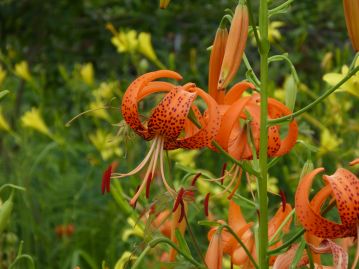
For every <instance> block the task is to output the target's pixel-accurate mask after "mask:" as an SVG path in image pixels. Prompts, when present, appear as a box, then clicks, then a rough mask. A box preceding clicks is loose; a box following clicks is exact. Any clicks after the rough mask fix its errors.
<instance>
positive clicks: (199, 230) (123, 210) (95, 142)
mask: <svg viewBox="0 0 359 269" xmlns="http://www.w3.org/2000/svg"><path fill="white" fill-rule="evenodd" d="M253 2H254V7H255V8H256V4H257V2H258V1H253ZM282 2H283V1H270V6H272V7H274V6H277V5H278V4H280V3H282ZM235 4H236V1H234V0H233V1H229V0H221V1H204V0H198V1H189V0H181V1H179V0H173V1H172V2H171V4H170V6H169V8H168V9H166V10H160V9H159V8H158V1H144V0H119V1H110V0H81V1H69V0H58V1H40V0H17V1H15V0H0V91H2V90H7V91H9V93H8V94H7V95H6V96H3V97H2V98H1V100H0V167H1V169H0V186H1V185H3V184H8V183H11V184H16V185H18V186H21V187H23V188H25V189H26V190H25V191H22V190H16V191H15V193H14V209H13V211H12V214H11V217H10V219H9V223H7V225H6V228H5V230H4V231H3V232H2V233H1V231H0V268H8V266H9V265H10V264H11V263H13V262H14V259H15V257H16V253H17V251H18V248H19V246H20V241H21V240H23V242H24V244H23V249H22V252H23V253H26V254H29V255H30V256H31V257H32V258H33V260H34V262H35V265H36V268H74V267H75V266H77V265H78V266H80V267H81V268H101V264H102V261H104V260H105V261H106V264H107V265H108V266H109V267H110V268H113V267H114V266H115V264H116V262H117V261H118V260H119V259H120V257H121V256H122V254H123V253H124V252H125V251H130V252H131V251H133V253H134V255H138V254H139V252H140V249H141V248H142V247H143V245H142V243H141V242H142V241H143V239H142V237H143V236H145V237H146V238H147V239H148V237H151V236H153V234H152V233H153V231H152V232H150V231H148V229H147V228H146V227H143V228H141V225H140V224H138V226H137V228H138V230H137V231H136V232H133V230H132V225H133V223H135V222H136V221H137V219H138V213H135V212H134V211H133V210H132V209H131V208H130V207H129V206H128V205H127V202H126V197H127V196H131V195H132V194H133V192H134V190H135V188H136V186H137V185H138V183H139V182H140V178H139V177H138V176H137V177H131V178H126V179H123V180H121V185H122V187H121V185H119V184H116V186H114V189H113V191H112V196H111V195H105V196H103V195H101V177H102V172H103V171H104V170H105V169H106V167H107V166H108V165H109V164H110V163H111V162H112V161H117V162H118V164H119V167H118V169H117V170H119V171H129V170H130V169H131V168H133V167H134V166H135V165H136V164H137V163H138V162H139V161H140V160H141V159H142V158H143V156H144V154H145V151H144V150H143V149H144V148H145V147H146V145H147V143H145V142H143V141H141V139H139V138H138V137H136V136H135V135H133V134H132V133H131V132H130V131H129V130H128V129H126V128H125V127H124V126H123V123H122V122H121V121H122V118H121V113H120V111H119V107H120V103H121V96H122V94H123V92H124V90H125V89H126V87H127V86H128V85H129V83H130V82H131V81H132V80H133V79H134V78H135V77H137V76H138V75H139V74H142V73H144V72H147V71H153V70H157V69H159V68H161V67H166V68H169V69H173V70H176V71H178V72H179V73H181V74H182V75H183V77H184V78H185V81H186V82H188V81H192V82H195V83H196V84H197V85H198V86H199V87H201V88H204V89H206V87H207V86H206V85H207V72H208V59H209V52H208V51H207V48H208V47H209V46H210V45H211V42H212V40H213V37H214V33H215V31H216V28H217V26H218V24H219V21H220V20H221V17H222V16H223V15H224V10H225V9H226V8H232V9H233V8H234V7H235ZM271 21H272V24H271V28H270V35H271V45H272V51H271V55H275V54H282V53H285V52H287V53H288V54H289V58H290V59H291V60H292V62H293V63H294V65H295V67H296V68H297V72H298V74H299V78H300V81H301V83H300V84H299V85H297V86H298V96H297V102H296V106H295V107H296V108H300V107H303V106H305V105H306V104H308V103H309V102H311V101H313V100H314V98H316V97H317V96H318V95H319V94H320V93H321V92H324V91H325V89H326V88H327V87H329V85H331V84H333V83H335V79H337V78H338V77H340V74H342V72H345V67H344V68H343V66H344V65H349V64H350V63H351V61H352V59H353V57H354V53H353V50H352V48H351V45H350V41H349V39H348V37H347V32H346V28H345V21H344V17H343V12H342V7H341V1H333V0H322V1H315V2H313V1H311V0H304V1H295V3H294V4H293V5H292V7H291V8H290V9H288V12H287V13H285V14H279V15H276V16H273V17H272V18H271ZM111 25H112V26H111ZM111 30H112V32H111ZM146 33H147V34H146ZM246 53H247V56H248V58H249V61H250V63H251V64H252V66H253V68H254V70H255V72H256V73H257V74H258V68H259V61H258V54H257V48H256V47H255V43H254V41H253V38H252V37H249V40H248V44H247V49H246ZM325 75H326V76H325ZM290 76H291V72H290V68H289V67H288V65H287V64H286V63H285V62H278V63H273V64H271V66H270V79H271V87H270V90H271V95H272V96H275V97H276V98H279V99H282V100H284V97H283V96H284V91H285V89H286V87H287V88H288V87H293V86H291V84H290V83H289V82H288V80H289V78H290ZM244 78H245V68H244V66H242V67H241V70H240V72H239V73H238V76H237V79H236V81H239V80H242V79H244ZM355 79H356V81H354V80H352V81H351V82H352V84H350V85H349V84H347V85H346V87H343V88H342V91H340V92H338V93H335V94H334V95H332V96H331V97H330V98H328V99H327V100H326V101H325V102H324V103H322V104H320V105H318V106H317V107H315V108H314V109H313V110H311V111H309V112H308V113H305V114H303V116H301V117H300V118H299V124H300V138H299V139H300V140H302V141H304V142H305V143H306V144H307V145H312V146H314V147H316V149H317V150H314V151H311V150H310V149H312V150H313V148H312V147H311V146H309V148H310V149H308V146H303V144H298V145H297V146H296V147H295V148H294V150H293V151H292V153H291V154H290V155H288V156H285V157H283V158H281V159H280V160H279V163H278V165H277V166H275V167H273V168H271V170H270V175H271V179H270V182H271V186H270V188H271V191H272V192H278V186H279V185H280V186H281V189H283V190H284V191H285V192H286V194H287V196H288V200H289V202H291V203H292V202H293V194H294V191H295V187H296V185H297V182H298V179H299V176H300V173H301V171H302V167H303V165H304V163H305V162H306V161H308V160H312V161H313V163H314V166H324V167H326V168H327V172H328V173H332V172H334V171H335V169H336V167H337V166H340V165H343V166H346V165H347V163H348V162H349V161H351V160H352V159H354V157H358V156H359V150H358V148H359V147H358V146H359V140H358V135H357V134H358V130H359V123H358V120H357V119H358V114H357V112H356V111H355V107H357V106H358V104H359V102H358V97H359V96H358V88H357V87H358V81H359V75H357V76H356V78H355ZM333 81H334V82H333ZM105 106H106V107H111V108H108V109H103V110H96V111H94V112H92V113H88V114H85V115H84V116H82V117H80V118H78V119H77V120H76V121H74V122H72V124H71V125H70V126H69V127H67V126H66V123H67V122H68V121H69V120H70V119H71V118H73V117H75V116H76V115H78V114H80V113H81V112H83V111H86V110H88V109H94V108H99V107H105ZM144 108H146V107H144ZM170 157H171V165H172V166H173V167H172V168H173V169H172V176H173V178H174V179H175V180H176V182H177V183H178V182H180V181H181V179H183V176H184V175H186V171H183V169H181V166H185V167H190V168H191V169H195V168H198V169H205V170H208V171H207V172H208V173H213V174H214V175H218V174H219V173H220V171H221V169H222V164H223V163H224V161H225V160H224V158H223V157H221V156H219V155H218V154H216V153H213V152H210V151H209V150H205V149H204V150H199V151H192V152H187V151H176V152H174V153H171V154H170ZM219 164H220V165H219ZM187 172H188V171H187ZM318 184H319V183H318ZM177 185H178V184H177ZM161 188H162V187H161V185H158V188H156V189H157V190H156V191H155V192H157V193H158V194H160V193H161V191H163V189H161ZM209 188H210V186H209V185H208V184H206V183H202V185H201V187H200V195H199V196H198V198H197V201H198V202H200V201H202V200H203V196H204V194H206V193H207V192H208V190H209ZM123 189H124V190H125V191H123ZM153 189H155V188H153ZM240 191H241V194H243V195H244V196H246V197H250V195H249V193H248V186H246V184H245V183H244V182H243V184H242V186H241V190H240ZM10 193H11V188H3V189H1V192H0V201H2V203H4V202H5V201H6V200H7V199H8V197H9V196H10ZM270 199H271V200H270V204H271V205H272V207H273V210H276V209H277V207H278V205H279V202H280V199H279V198H278V197H277V196H276V195H270ZM141 202H142V203H141V205H142V207H143V208H146V207H147V206H148V202H146V201H145V200H144V199H143V200H141ZM216 202H217V203H215V201H214V202H213V203H212V205H211V211H213V213H214V214H215V215H217V216H218V217H220V218H223V219H225V218H226V217H225V215H224V214H223V210H222V209H223V208H226V201H225V199H224V200H223V199H217V201H216ZM0 204H1V202H0ZM139 211H141V207H140V210H139ZM191 212H193V214H191ZM247 215H248V216H249V217H252V216H254V212H250V211H248V214H247ZM189 218H190V223H193V225H192V229H193V231H194V234H195V235H197V236H198V241H199V243H200V247H201V250H202V251H203V252H204V251H205V250H206V247H207V244H208V242H207V239H206V237H205V236H203V234H205V233H206V231H207V230H208V229H207V228H205V227H199V226H197V225H195V224H196V222H197V221H198V220H201V219H204V214H203V212H202V209H201V205H200V203H199V204H198V205H192V206H191V209H190V213H189ZM131 224H132V225H131ZM143 233H144V235H143ZM190 247H191V248H192V247H193V246H192V245H191V244H190ZM154 257H155V256H153V257H152V258H153V259H152V260H155V258H154ZM28 262H29V261H27V260H26V259H24V260H23V261H20V262H19V263H17V265H16V266H17V267H16V268H30V267H27V266H29V265H28ZM150 262H151V258H149V263H150ZM117 266H118V267H117V268H121V267H120V266H121V264H120V263H117ZM151 266H155V265H154V264H152V265H151ZM153 268H156V267H153ZM184 268H185V267H184Z"/></svg>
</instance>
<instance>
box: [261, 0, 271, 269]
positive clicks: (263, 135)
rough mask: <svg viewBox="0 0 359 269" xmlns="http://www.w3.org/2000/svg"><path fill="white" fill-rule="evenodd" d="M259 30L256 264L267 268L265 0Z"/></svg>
mask: <svg viewBox="0 0 359 269" xmlns="http://www.w3.org/2000/svg"><path fill="white" fill-rule="evenodd" d="M259 32H260V37H261V46H260V47H259V52H260V80H261V92H260V94H261V102H260V110H261V116H260V149H259V167H260V174H261V177H260V178H258V200H259V231H258V236H259V245H258V264H259V268H261V269H266V268H268V259H267V247H268V197H267V178H268V157H267V147H268V129H267V121H268V120H267V118H268V53H269V41H268V3H267V0H260V5H259Z"/></svg>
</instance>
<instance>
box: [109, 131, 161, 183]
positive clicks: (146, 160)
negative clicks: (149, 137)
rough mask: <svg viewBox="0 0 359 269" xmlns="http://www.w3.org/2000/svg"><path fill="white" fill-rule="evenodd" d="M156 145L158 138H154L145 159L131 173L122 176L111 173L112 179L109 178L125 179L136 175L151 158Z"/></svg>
mask: <svg viewBox="0 0 359 269" xmlns="http://www.w3.org/2000/svg"><path fill="white" fill-rule="evenodd" d="M157 144H158V138H157V137H155V138H154V141H153V143H152V145H151V148H150V150H149V152H148V153H147V155H146V157H145V158H144V159H143V160H142V162H141V163H140V164H139V165H138V166H137V167H136V168H135V169H133V170H132V171H131V172H128V173H126V174H122V173H112V177H111V178H123V177H127V176H132V175H134V174H136V173H138V172H139V171H140V170H141V169H142V168H143V167H144V166H145V165H146V164H147V162H148V160H149V159H150V158H151V156H152V153H153V151H154V149H155V147H156V145H157Z"/></svg>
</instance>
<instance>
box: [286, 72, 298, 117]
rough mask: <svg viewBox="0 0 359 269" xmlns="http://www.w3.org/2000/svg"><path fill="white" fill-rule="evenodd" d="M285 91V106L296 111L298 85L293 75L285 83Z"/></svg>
mask: <svg viewBox="0 0 359 269" xmlns="http://www.w3.org/2000/svg"><path fill="white" fill-rule="evenodd" d="M284 89H285V105H286V106H287V107H288V108H289V109H290V110H291V111H293V110H294V106H295V100H296V99H297V91H298V84H297V82H296V81H295V78H294V76H293V75H291V76H289V77H288V78H287V79H286V80H285V83H284Z"/></svg>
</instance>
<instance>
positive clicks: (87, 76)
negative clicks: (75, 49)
mask: <svg viewBox="0 0 359 269" xmlns="http://www.w3.org/2000/svg"><path fill="white" fill-rule="evenodd" d="M94 73H95V72H94V68H93V65H92V63H86V64H83V65H82V66H81V69H80V75H81V78H82V80H83V81H84V82H85V83H86V84H87V85H89V86H91V85H92V84H93V82H94Z"/></svg>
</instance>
